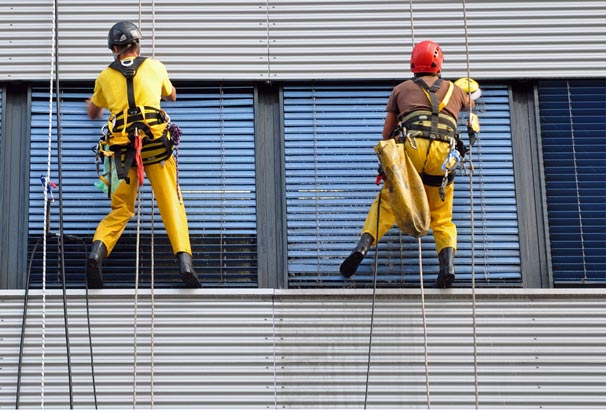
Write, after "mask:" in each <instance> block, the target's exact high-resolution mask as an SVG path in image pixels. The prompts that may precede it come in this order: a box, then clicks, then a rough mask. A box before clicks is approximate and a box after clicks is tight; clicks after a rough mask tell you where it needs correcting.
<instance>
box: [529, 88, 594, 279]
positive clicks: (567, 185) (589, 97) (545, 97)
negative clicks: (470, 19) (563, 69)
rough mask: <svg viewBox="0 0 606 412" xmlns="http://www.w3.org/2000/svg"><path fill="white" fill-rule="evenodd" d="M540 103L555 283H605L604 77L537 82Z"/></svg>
mask: <svg viewBox="0 0 606 412" xmlns="http://www.w3.org/2000/svg"><path fill="white" fill-rule="evenodd" d="M539 103H540V105H539V109H540V115H541V133H542V142H543V158H544V165H545V181H546V189H547V210H548V217H549V234H550V241H551V261H552V267H553V280H554V283H555V285H556V286H558V285H560V286H562V285H570V284H585V285H587V284H596V283H597V284H606V270H605V268H606V210H605V209H604V204H606V170H604V165H605V164H606V80H577V81H543V82H540V83H539Z"/></svg>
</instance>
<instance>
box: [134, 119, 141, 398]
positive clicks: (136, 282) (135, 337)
mask: <svg viewBox="0 0 606 412" xmlns="http://www.w3.org/2000/svg"><path fill="white" fill-rule="evenodd" d="M135 136H136V137H135V138H136V139H138V138H139V137H138V130H136V129H135ZM140 227H141V187H140V186H139V188H138V189H137V237H136V238H137V241H136V245H135V247H136V250H137V253H136V255H135V309H134V310H135V313H134V324H133V334H134V347H133V409H136V408H137V321H138V308H139V245H140V237H141V236H140V232H141V230H140Z"/></svg>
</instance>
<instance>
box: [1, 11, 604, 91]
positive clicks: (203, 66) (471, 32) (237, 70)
mask: <svg viewBox="0 0 606 412" xmlns="http://www.w3.org/2000/svg"><path fill="white" fill-rule="evenodd" d="M463 5H465V7H466V10H465V13H464V9H463ZM52 10H53V4H52V2H49V1H47V0H30V1H27V2H18V1H7V0H5V1H4V2H3V3H2V5H0V80H42V79H46V78H48V77H49V71H50V63H51V61H52V59H51V47H52V43H53V42H52V40H53V36H52V27H53V21H52ZM108 10H111V13H108ZM411 10H412V13H411ZM57 15H58V16H57V17H58V57H59V69H60V72H61V73H62V76H63V77H62V78H63V79H66V80H90V79H94V78H95V76H96V74H97V71H98V67H100V65H102V64H105V63H106V62H107V60H108V58H109V57H110V54H109V51H108V50H107V45H106V36H107V31H108V29H109V28H110V27H111V25H112V24H113V23H114V22H115V21H116V16H120V18H121V19H127V20H132V21H136V22H138V21H139V20H141V26H142V31H143V36H144V41H143V46H142V47H143V49H142V50H143V54H145V55H152V53H155V56H156V57H158V58H160V59H162V60H163V61H164V62H165V63H166V64H167V66H168V67H169V70H170V71H171V72H172V73H173V76H174V78H175V79H187V80H253V81H258V80H297V79H306V80H318V79H338V80H343V79H398V78H400V77H401V76H402V74H403V73H406V72H407V71H408V70H407V64H408V59H409V54H410V49H411V45H412V43H413V40H412V39H413V38H414V39H415V41H419V40H420V39H424V38H431V39H434V40H436V41H438V42H440V43H441V44H442V45H443V48H444V51H445V53H446V56H447V57H446V62H447V64H446V65H445V70H444V75H445V76H447V77H453V78H456V77H460V76H463V75H465V74H466V66H467V64H466V62H467V56H469V60H470V65H471V70H472V76H473V77H477V78H480V79H512V78H513V79H515V78H520V77H522V78H529V77H530V78H561V77H578V78H585V77H587V76H591V77H595V78H600V77H604V76H605V74H606V69H605V68H606V48H604V44H606V28H605V27H606V26H605V25H604V20H605V19H606V8H605V7H604V3H603V0H587V1H570V0H535V1H513V0H509V1H506V0H500V1H494V0H483V1H479V0H478V1H473V2H467V3H465V2H451V1H445V0H426V1H410V2H405V1H393V0H381V1H379V0H359V1H350V0H347V1H345V0H308V1H300V0H279V1H269V0H264V1H260V0H241V1H230V2H225V1H204V2H200V1H198V0H155V1H153V2H151V4H150V2H143V3H141V2H136V1H126V2H125V1H116V0H107V1H105V2H103V3H93V2H84V1H81V0H59V1H58V7H57ZM83 22H86V23H83ZM465 22H466V23H467V30H466V27H465ZM466 37H467V42H466ZM466 43H467V44H466ZM466 46H467V47H466ZM571 61H574V62H575V64H570V62H571ZM588 67H591V68H592V69H591V70H590V71H589V70H587V68H588Z"/></svg>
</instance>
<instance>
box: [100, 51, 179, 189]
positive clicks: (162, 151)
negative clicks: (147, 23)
mask: <svg viewBox="0 0 606 412" xmlns="http://www.w3.org/2000/svg"><path fill="white" fill-rule="evenodd" d="M145 59H146V58H145V57H136V58H134V59H132V60H123V61H118V60H116V61H114V62H112V64H110V65H109V67H110V68H112V69H114V70H118V71H119V72H120V73H122V75H123V76H124V77H125V79H126V89H127V98H128V108H127V109H125V110H124V111H123V112H121V113H118V114H116V115H115V116H110V118H109V119H108V129H109V133H108V135H107V136H106V138H107V139H106V142H107V145H108V147H109V150H110V151H111V152H113V154H114V160H115V162H114V163H115V167H116V172H117V174H118V177H119V178H120V179H124V180H125V181H126V183H128V184H129V183H130V179H129V177H128V171H129V170H130V168H131V167H133V164H136V165H137V169H138V170H137V174H138V180H139V184H142V183H143V170H142V169H143V166H144V165H150V164H154V163H159V162H161V161H163V160H166V159H168V158H169V157H170V156H171V154H172V151H173V149H174V144H173V142H172V139H171V136H170V134H169V133H168V131H167V130H166V128H165V129H164V131H163V133H162V135H161V136H160V137H159V138H155V137H154V133H153V131H152V129H151V126H155V125H160V124H168V122H169V121H170V118H169V117H168V115H167V114H166V112H164V110H161V109H158V108H155V107H151V106H137V104H136V102H135V89H134V77H135V75H136V73H137V69H138V68H139V66H140V65H141V64H142V63H143V62H144V61H145ZM110 138H111V141H112V143H111V144H109V141H110ZM142 152H144V153H145V155H144V156H141V153H142Z"/></svg>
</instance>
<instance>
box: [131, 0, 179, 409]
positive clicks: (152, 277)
mask: <svg viewBox="0 0 606 412" xmlns="http://www.w3.org/2000/svg"><path fill="white" fill-rule="evenodd" d="M151 3H152V58H155V57H156V2H155V0H152V2H151ZM177 190H179V188H177ZM154 223H155V194H154V190H153V188H152V196H151V268H150V269H151V270H150V272H151V273H150V288H151V291H150V300H151V319H150V342H149V346H150V349H149V350H150V355H149V356H150V360H149V362H150V378H149V397H150V405H151V409H154V362H155V355H154V347H155V342H154V339H155V323H156V311H155V307H156V299H155V289H154V286H155V277H156V272H155V267H156V264H155V263H156V259H155V256H156V255H155V253H156V252H155V236H154V226H155V225H154ZM137 253H139V252H138V249H137Z"/></svg>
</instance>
